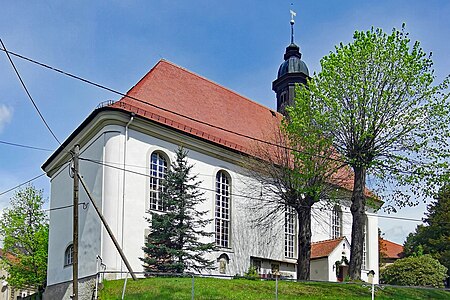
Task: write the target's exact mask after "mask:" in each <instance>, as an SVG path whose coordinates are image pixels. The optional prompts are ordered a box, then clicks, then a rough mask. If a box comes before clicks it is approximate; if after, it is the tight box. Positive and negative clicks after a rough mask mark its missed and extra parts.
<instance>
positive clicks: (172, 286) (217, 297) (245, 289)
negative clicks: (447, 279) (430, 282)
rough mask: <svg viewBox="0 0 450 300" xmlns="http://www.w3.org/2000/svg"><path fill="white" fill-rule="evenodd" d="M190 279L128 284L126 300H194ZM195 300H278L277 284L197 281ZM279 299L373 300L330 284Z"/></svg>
mask: <svg viewBox="0 0 450 300" xmlns="http://www.w3.org/2000/svg"><path fill="white" fill-rule="evenodd" d="M123 283H124V282H123V280H114V281H105V282H104V287H103V289H102V290H101V291H100V299H101V300H113V299H121V296H122V288H123ZM191 289H192V279H191V278H161V277H159V278H147V279H140V280H137V281H132V280H130V279H129V280H128V282H127V288H126V293H125V299H143V300H150V299H151V300H153V299H155V300H156V299H158V300H172V299H173V300H175V299H177V300H178V299H191ZM195 299H196V300H234V299H235V300H263V299H264V300H265V299H275V281H255V280H246V279H232V280H226V279H217V278H195ZM278 299H279V300H288V299H345V300H351V299H371V287H370V286H369V285H366V284H337V283H327V282H302V283H297V282H286V281H282V282H279V283H278ZM375 299H402V300H407V299H408V300H409V299H420V300H422V299H450V292H448V291H444V290H438V289H419V288H407V287H403V288H400V287H384V288H376V291H375Z"/></svg>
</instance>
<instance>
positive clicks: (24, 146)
mask: <svg viewBox="0 0 450 300" xmlns="http://www.w3.org/2000/svg"><path fill="white" fill-rule="evenodd" d="M0 144H4V145H9V146H15V147H21V148H27V149H32V150H41V151H48V152H53V151H55V150H52V149H47V148H41V147H34V146H29V145H23V144H16V143H11V142H7V141H2V140H0Z"/></svg>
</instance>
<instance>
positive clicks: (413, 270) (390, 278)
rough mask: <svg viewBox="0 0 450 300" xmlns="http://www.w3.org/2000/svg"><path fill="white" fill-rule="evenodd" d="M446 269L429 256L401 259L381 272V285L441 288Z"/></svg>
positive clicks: (445, 276)
mask: <svg viewBox="0 0 450 300" xmlns="http://www.w3.org/2000/svg"><path fill="white" fill-rule="evenodd" d="M446 272H447V268H446V267H444V266H443V265H441V264H440V263H439V261H437V260H436V259H434V258H432V257H431V255H422V256H412V257H407V258H402V259H399V260H397V261H396V262H394V263H393V264H392V265H389V266H387V267H386V268H384V269H382V270H381V274H380V279H381V281H382V282H383V283H387V284H394V285H408V286H433V287H443V286H444V283H443V281H444V280H445V279H446V278H447V275H446Z"/></svg>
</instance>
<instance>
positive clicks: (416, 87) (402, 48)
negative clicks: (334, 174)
mask: <svg viewBox="0 0 450 300" xmlns="http://www.w3.org/2000/svg"><path fill="white" fill-rule="evenodd" d="M432 65H433V62H432V60H431V57H430V56H427V55H426V53H425V52H424V51H423V50H422V48H421V47H420V43H419V42H415V43H413V44H411V41H410V39H409V37H408V33H406V32H405V27H404V26H402V29H401V30H396V29H393V30H392V33H391V34H389V35H388V34H386V33H384V32H383V31H382V30H381V29H373V28H372V29H371V30H369V31H356V32H355V33H354V36H353V42H352V43H349V44H343V43H341V44H340V45H339V46H337V47H336V48H335V51H334V52H331V53H330V54H329V55H327V56H325V57H324V58H322V60H321V66H322V70H321V71H320V73H318V74H314V76H313V78H311V80H310V81H309V83H308V88H303V89H302V90H301V92H300V93H298V97H297V98H296V101H295V105H294V106H293V107H292V108H291V109H288V112H289V116H290V118H291V119H292V120H301V118H302V117H304V116H305V109H304V107H305V103H308V105H310V106H311V109H310V113H309V115H310V116H311V118H312V120H311V122H313V123H314V124H315V125H316V126H317V128H319V129H320V131H321V136H324V137H327V138H330V139H331V144H332V146H333V149H334V150H335V151H336V153H337V155H336V158H337V159H339V160H341V161H342V163H344V164H347V165H348V166H350V167H352V168H353V171H354V173H355V176H354V189H353V195H352V207H351V210H352V213H353V223H352V224H353V229H352V258H351V262H350V274H351V276H352V277H353V276H355V274H356V272H358V271H359V270H360V269H361V268H360V267H361V266H360V263H361V254H362V243H363V234H362V228H363V227H364V226H363V225H364V217H363V215H364V211H365V206H366V199H365V195H364V190H365V185H366V176H367V174H369V175H370V176H373V177H374V178H375V179H376V180H374V182H376V186H373V187H372V188H373V189H374V191H375V192H377V193H378V194H380V195H383V196H384V199H383V200H385V201H386V202H387V203H388V207H390V208H391V209H395V207H397V206H398V207H403V206H407V205H414V204H416V203H417V201H418V200H417V199H424V198H425V197H429V196H433V195H434V193H435V192H436V190H437V188H438V187H439V186H440V185H442V182H443V181H445V180H446V179H448V175H449V174H448V173H447V170H448V168H449V161H450V160H449V159H448V158H450V145H449V143H450V139H449V138H448V137H449V136H450V129H449V125H448V120H449V118H450V105H449V103H448V102H449V101H448V98H449V93H448V92H447V91H446V89H447V88H448V85H449V82H450V78H449V77H447V78H446V79H445V80H444V81H443V83H441V84H439V85H433V80H434V75H433V69H432ZM290 126H291V127H292V128H291V129H290V130H289V132H291V133H294V134H295V132H296V131H297V129H299V132H302V126H301V124H300V125H299V124H298V123H296V122H292V124H291V125H290ZM404 186H408V187H409V188H407V189H405V188H403V187H404ZM353 256H355V257H354V258H355V259H353Z"/></svg>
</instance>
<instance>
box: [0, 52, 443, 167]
mask: <svg viewBox="0 0 450 300" xmlns="http://www.w3.org/2000/svg"><path fill="white" fill-rule="evenodd" d="M0 50H1V51H4V52H6V53H7V54H11V55H14V56H16V57H18V58H21V59H23V60H26V61H28V62H31V63H33V64H37V65H39V66H41V67H44V68H47V69H50V70H52V71H55V72H58V73H60V74H63V75H65V76H68V77H71V78H73V79H76V80H79V81H82V82H85V83H87V84H89V85H93V86H95V87H97V88H100V89H103V90H106V91H109V92H111V93H114V94H117V95H119V96H122V97H125V98H129V99H132V100H135V101H137V102H139V103H142V104H144V105H148V106H152V107H154V108H157V109H159V110H162V111H165V112H168V113H171V114H173V115H176V116H179V117H182V118H185V119H188V120H190V121H193V122H196V123H199V124H202V125H206V126H208V127H212V128H215V129H218V130H221V131H224V132H227V133H231V134H234V135H238V136H241V137H244V138H247V139H250V140H254V141H256V142H260V143H263V144H266V145H269V146H275V147H277V148H281V149H285V150H290V151H294V152H298V153H304V154H307V155H311V156H314V157H318V158H323V159H327V160H331V161H335V162H340V163H344V164H347V165H348V164H349V162H348V161H346V160H343V159H337V158H333V157H328V156H327V157H325V156H322V155H318V154H315V153H307V152H305V151H302V150H300V149H296V148H291V147H287V146H284V145H280V144H277V143H273V142H269V141H265V140H262V139H259V138H256V137H252V136H249V135H246V134H243V133H239V132H236V131H233V130H230V129H226V128H223V127H220V126H217V125H214V124H211V123H208V122H205V121H201V120H198V119H195V118H193V117H190V116H187V115H184V114H181V113H178V112H175V111H172V110H170V109H167V108H164V107H161V106H158V105H156V104H152V103H149V102H147V101H144V100H142V99H139V98H136V97H133V96H130V95H127V94H125V93H122V92H120V91H117V90H115V89H112V88H109V87H107V86H105V85H102V84H99V83H96V82H93V81H91V80H88V79H85V78H83V77H80V76H77V75H74V74H71V73H69V72H66V71H63V70H61V69H58V68H55V67H52V66H50V65H47V64H45V63H42V62H39V61H36V60H33V59H31V58H29V57H26V56H23V55H21V54H18V53H15V52H12V51H9V50H6V49H5V48H4V49H0ZM8 57H9V55H8ZM376 163H377V164H379V165H380V166H382V167H384V168H387V169H390V170H393V171H396V172H399V173H403V174H411V175H435V173H434V172H430V173H425V172H417V171H405V170H400V169H398V168H395V167H393V166H388V165H384V164H382V163H381V162H376ZM416 164H417V163H416ZM413 165H414V164H413Z"/></svg>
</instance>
